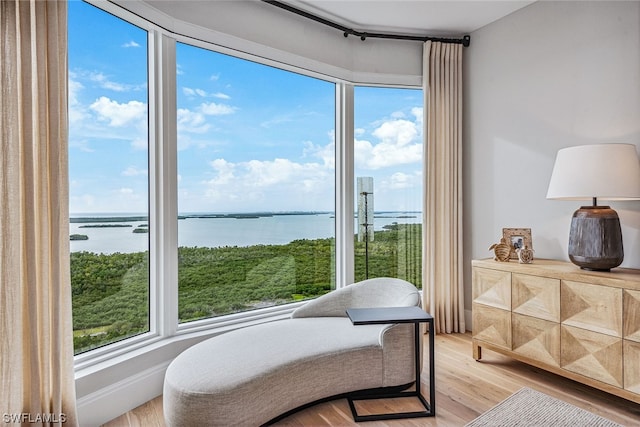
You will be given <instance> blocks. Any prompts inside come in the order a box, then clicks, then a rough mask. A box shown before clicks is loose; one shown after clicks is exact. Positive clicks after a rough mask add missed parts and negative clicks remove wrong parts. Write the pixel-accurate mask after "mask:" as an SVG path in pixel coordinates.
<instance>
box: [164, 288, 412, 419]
mask: <svg viewBox="0 0 640 427" xmlns="http://www.w3.org/2000/svg"><path fill="white" fill-rule="evenodd" d="M419 304H420V298H419V293H418V290H417V289H416V288H415V286H413V285H412V284H410V283H408V282H405V281H403V280H399V279H391V278H377V279H369V280H365V281H363V282H359V283H355V284H352V285H350V286H347V287H345V288H341V289H339V290H336V291H333V292H330V293H329V294H326V295H323V296H322V297H319V298H317V299H315V300H312V301H310V302H308V303H307V304H305V305H303V306H301V307H299V308H298V309H296V310H295V311H294V312H293V313H292V315H291V318H290V319H286V320H280V321H275V322H270V323H264V324H260V325H255V326H249V327H246V328H243V329H238V330H235V331H233V332H229V333H225V334H221V335H218V336H216V337H213V338H210V339H208V340H206V341H203V342H201V343H199V344H196V345H194V346H193V347H191V348H189V349H187V350H185V351H184V352H183V353H182V354H180V355H179V356H178V357H177V358H176V359H175V360H174V361H173V362H172V363H171V364H170V365H169V367H168V369H167V373H166V376H165V381H164V397H163V400H164V416H165V420H166V422H167V425H168V426H206V425H220V426H232V425H238V426H258V425H262V424H264V423H267V422H269V421H271V420H272V419H274V418H276V417H278V416H279V415H282V414H284V413H287V412H289V411H291V410H294V409H296V408H299V407H301V406H303V405H305V404H308V403H310V402H315V401H318V400H321V399H325V398H328V397H332V396H339V395H344V394H345V393H349V392H354V391H359V390H365V389H375V388H381V387H391V386H400V385H406V384H410V383H412V382H414V380H415V375H414V373H415V368H414V363H415V362H414V344H413V343H414V335H413V334H414V329H413V325H410V324H397V325H362V326H354V325H353V324H352V323H351V321H350V320H349V319H348V318H347V317H346V313H345V311H346V309H347V308H361V307H400V306H418V305H419Z"/></svg>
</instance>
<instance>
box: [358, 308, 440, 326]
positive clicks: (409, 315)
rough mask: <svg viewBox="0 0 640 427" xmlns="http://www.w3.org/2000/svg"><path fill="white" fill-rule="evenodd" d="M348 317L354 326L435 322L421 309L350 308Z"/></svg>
mask: <svg viewBox="0 0 640 427" xmlns="http://www.w3.org/2000/svg"><path fill="white" fill-rule="evenodd" d="M347 316H348V317H349V319H351V322H352V323H353V324H354V325H376V324H385V323H418V322H430V321H433V316H431V315H430V314H429V313H427V312H426V311H424V310H423V309H422V308H420V307H416V306H411V307H372V308H348V309H347Z"/></svg>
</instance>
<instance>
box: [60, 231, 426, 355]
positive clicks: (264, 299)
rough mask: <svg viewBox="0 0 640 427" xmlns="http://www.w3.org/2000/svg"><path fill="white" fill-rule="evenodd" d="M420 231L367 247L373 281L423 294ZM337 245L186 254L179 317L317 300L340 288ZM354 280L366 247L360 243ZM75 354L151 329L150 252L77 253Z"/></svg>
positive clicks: (385, 234)
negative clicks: (395, 282)
mask: <svg viewBox="0 0 640 427" xmlns="http://www.w3.org/2000/svg"><path fill="white" fill-rule="evenodd" d="M420 242H421V226H420V224H411V225H392V226H389V227H387V229H385V230H384V231H379V232H378V231H377V232H376V233H375V241H374V242H370V243H369V277H380V276H390V277H400V278H403V279H405V280H408V281H410V282H412V283H414V284H415V285H416V286H418V287H420V284H421V280H420V277H421V267H420V260H421V245H420ZM333 247H334V240H333V239H317V240H306V239H303V240H295V241H293V242H291V243H288V244H286V245H255V246H249V247H236V246H234V247H220V248H200V247H180V248H179V249H178V284H179V299H178V316H179V320H180V322H188V321H193V320H197V319H202V318H208V317H212V316H220V315H225V314H230V313H236V312H240V311H247V310H253V309H256V308H261V307H267V306H272V305H278V304H286V303H289V302H293V301H299V300H303V299H308V298H315V297H317V296H320V295H322V294H324V293H327V292H329V291H330V290H331V289H333V288H334V287H335V285H334V283H333V277H334V276H335V275H334V259H333V254H334V250H333ZM355 251H356V253H355V263H356V266H355V267H356V280H362V279H364V278H365V244H364V242H356V247H355ZM71 285H72V293H73V329H74V331H75V332H74V347H75V353H76V354H77V353H80V352H83V351H87V350H90V349H92V348H95V347H98V346H100V345H104V344H107V343H111V342H114V341H117V340H121V339H124V338H128V337H131V336H133V335H137V334H140V333H144V332H146V331H148V330H149V321H148V319H149V259H148V253H147V252H137V253H128V254H122V253H114V254H108V255H107V254H96V253H92V252H73V253H72V254H71Z"/></svg>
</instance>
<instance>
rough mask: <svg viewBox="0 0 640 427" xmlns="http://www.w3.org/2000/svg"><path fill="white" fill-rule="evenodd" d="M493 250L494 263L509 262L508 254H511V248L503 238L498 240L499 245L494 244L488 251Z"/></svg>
mask: <svg viewBox="0 0 640 427" xmlns="http://www.w3.org/2000/svg"><path fill="white" fill-rule="evenodd" d="M492 249H493V253H494V254H495V256H494V257H493V259H494V260H496V261H502V262H509V254H510V253H511V247H510V246H509V245H508V244H507V241H506V240H505V238H504V237H503V238H502V239H500V243H494V244H493V245H491V246H489V250H492Z"/></svg>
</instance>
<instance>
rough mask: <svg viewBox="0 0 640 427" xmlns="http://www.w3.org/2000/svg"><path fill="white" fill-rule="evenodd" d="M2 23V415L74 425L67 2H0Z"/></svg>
mask: <svg viewBox="0 0 640 427" xmlns="http://www.w3.org/2000/svg"><path fill="white" fill-rule="evenodd" d="M0 25H1V28H0V44H1V47H0V92H1V93H0V95H1V97H2V99H1V101H0V106H1V109H0V147H2V149H1V150H0V217H1V218H2V222H1V224H0V353H1V354H0V413H2V417H3V419H2V422H8V424H16V425H17V424H19V423H22V424H27V423H28V424H29V425H62V424H63V423H64V425H65V426H75V425H77V417H76V409H75V382H74V373H73V336H72V333H73V332H72V324H71V284H70V277H69V226H68V197H69V196H68V171H67V4H66V2H65V1H37V0H30V1H26V0H2V1H0Z"/></svg>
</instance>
